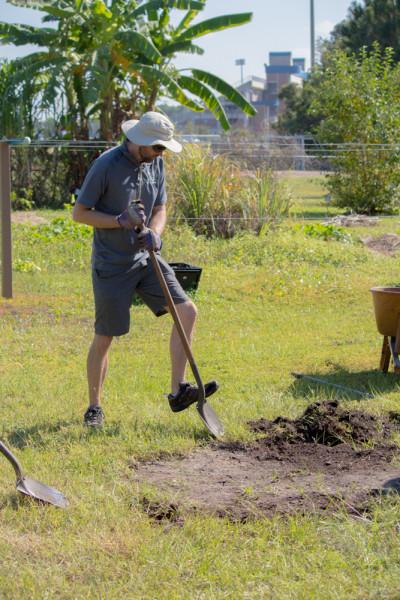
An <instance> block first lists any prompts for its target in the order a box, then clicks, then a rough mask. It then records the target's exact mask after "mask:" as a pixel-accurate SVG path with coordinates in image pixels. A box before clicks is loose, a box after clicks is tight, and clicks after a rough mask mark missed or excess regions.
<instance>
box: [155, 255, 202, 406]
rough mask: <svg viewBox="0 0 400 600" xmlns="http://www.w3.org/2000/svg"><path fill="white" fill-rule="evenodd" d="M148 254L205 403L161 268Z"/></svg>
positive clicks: (199, 380) (187, 344)
mask: <svg viewBox="0 0 400 600" xmlns="http://www.w3.org/2000/svg"><path fill="white" fill-rule="evenodd" d="M148 252H149V255H150V259H151V262H152V264H153V267H154V270H155V272H156V274H157V277H158V281H159V282H160V285H161V288H162V291H163V293H164V296H165V300H166V302H167V304H168V308H169V311H170V313H171V315H172V318H173V320H174V323H175V326H176V328H177V330H178V334H179V337H180V339H181V342H182V346H183V348H184V350H185V354H186V357H187V359H188V361H189V364H190V368H191V369H192V373H193V375H194V378H195V380H196V383H197V386H198V388H199V402H201V403H203V402H205V391H204V385H203V382H202V380H201V377H200V373H199V370H198V368H197V365H196V362H195V360H194V357H193V354H192V350H191V348H190V344H189V341H188V339H187V337H186V333H185V330H184V329H183V326H182V322H181V320H180V318H179V315H178V313H177V310H176V308H175V304H174V301H173V299H172V296H171V293H170V291H169V289H168V286H167V283H166V281H165V277H164V274H163V272H162V270H161V267H160V265H159V264H158V260H157V257H156V255H155V253H154V250H149V251H148Z"/></svg>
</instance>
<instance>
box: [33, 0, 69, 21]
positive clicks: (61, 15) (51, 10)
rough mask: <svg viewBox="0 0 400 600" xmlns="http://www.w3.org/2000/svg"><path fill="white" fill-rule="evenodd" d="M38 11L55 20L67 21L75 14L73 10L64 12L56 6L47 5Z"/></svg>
mask: <svg viewBox="0 0 400 600" xmlns="http://www.w3.org/2000/svg"><path fill="white" fill-rule="evenodd" d="M40 10H42V11H44V12H47V13H48V14H49V15H51V16H52V17H56V18H57V19H68V18H70V17H73V16H74V15H75V14H76V13H75V11H73V10H65V9H63V8H58V6H50V5H49V4H45V5H43V6H42V7H41V8H40Z"/></svg>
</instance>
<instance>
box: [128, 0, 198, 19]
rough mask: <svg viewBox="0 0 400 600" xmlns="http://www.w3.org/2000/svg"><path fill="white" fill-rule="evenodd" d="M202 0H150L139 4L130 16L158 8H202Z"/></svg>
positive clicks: (136, 15)
mask: <svg viewBox="0 0 400 600" xmlns="http://www.w3.org/2000/svg"><path fill="white" fill-rule="evenodd" d="M203 7H204V4H203V2H201V1H199V0H150V1H149V2H146V3H145V4H141V5H140V6H138V8H136V9H135V10H134V11H133V12H132V13H131V16H132V17H138V16H139V15H143V14H144V13H146V12H147V13H149V12H151V11H154V10H158V9H160V8H178V9H180V10H196V11H199V10H202V9H203Z"/></svg>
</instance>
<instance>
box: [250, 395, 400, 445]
mask: <svg viewBox="0 0 400 600" xmlns="http://www.w3.org/2000/svg"><path fill="white" fill-rule="evenodd" d="M396 415H397V413H392V414H391V416H388V417H387V418H384V419H382V418H380V419H378V418H377V417H375V416H374V415H370V414H368V413H364V412H361V411H358V410H345V409H343V408H341V407H340V406H339V402H337V401H335V400H332V401H327V402H315V403H313V404H310V405H309V406H308V407H307V408H306V410H305V411H304V413H303V414H302V415H301V417H299V418H298V419H295V420H293V421H292V420H290V419H287V418H285V417H277V418H276V419H275V420H274V421H268V420H267V419H260V420H258V421H251V422H250V423H249V426H250V428H251V430H252V431H254V432H256V433H264V434H268V437H269V438H270V439H269V441H271V442H274V443H276V442H277V441H280V440H286V441H289V442H296V441H297V442H309V443H317V444H324V445H325V446H336V445H337V444H342V443H345V442H347V443H351V442H354V443H360V444H366V443H370V442H373V441H380V440H381V439H382V438H387V437H388V435H389V434H390V432H391V431H392V430H393V429H395V428H396V425H395V422H396ZM399 423H400V417H399ZM259 443H262V440H260V441H259Z"/></svg>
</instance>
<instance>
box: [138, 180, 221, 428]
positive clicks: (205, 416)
mask: <svg viewBox="0 0 400 600" xmlns="http://www.w3.org/2000/svg"><path fill="white" fill-rule="evenodd" d="M140 191H141V181H140V184H139V191H138V195H137V198H136V199H133V198H132V199H131V200H130V202H129V204H128V211H129V215H130V217H131V219H132V220H133V221H134V222H136V224H137V225H136V227H135V231H136V233H140V231H141V230H142V228H143V221H142V218H141V215H140V214H139V213H138V211H137V207H136V205H137V203H140V200H139V199H138V198H140ZM131 242H132V243H134V242H135V238H134V236H131ZM148 252H149V255H150V259H151V262H152V264H153V267H154V270H155V272H156V275H157V278H158V281H159V283H160V286H161V288H162V291H163V293H164V297H165V300H166V302H167V304H168V308H169V311H170V313H171V316H172V318H173V320H174V323H175V326H176V329H177V331H178V334H179V337H180V339H181V342H182V346H183V348H184V350H185V354H186V358H187V359H188V362H189V364H190V368H191V369H192V373H193V375H194V378H195V380H196V383H197V386H198V388H199V395H198V400H197V405H196V408H197V412H198V413H199V415H200V418H201V420H202V421H203V423H204V425H205V426H206V427H207V429H208V431H209V432H210V433H211V434H212V435H213V436H214V437H221V436H223V435H224V427H223V425H222V423H221V421H220V420H219V418H218V417H217V415H216V414H215V412H214V411H213V409H212V408H211V406H210V405H209V404H208V402H207V401H206V396H205V391H204V384H203V382H202V380H201V377H200V373H199V370H198V368H197V365H196V362H195V360H194V357H193V354H192V350H191V348H190V344H189V342H188V339H187V337H186V334H185V330H184V329H183V326H182V323H181V320H180V318H179V315H178V313H177V310H176V308H175V304H174V301H173V299H172V296H171V293H170V291H169V289H168V286H167V283H166V281H165V278H164V275H163V272H162V270H161V267H160V265H159V264H158V260H157V257H156V255H155V253H154V250H148Z"/></svg>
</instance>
